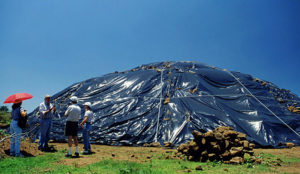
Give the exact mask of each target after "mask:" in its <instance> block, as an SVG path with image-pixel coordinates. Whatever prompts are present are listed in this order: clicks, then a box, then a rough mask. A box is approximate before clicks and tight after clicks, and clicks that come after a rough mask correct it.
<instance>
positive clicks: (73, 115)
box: [65, 96, 81, 157]
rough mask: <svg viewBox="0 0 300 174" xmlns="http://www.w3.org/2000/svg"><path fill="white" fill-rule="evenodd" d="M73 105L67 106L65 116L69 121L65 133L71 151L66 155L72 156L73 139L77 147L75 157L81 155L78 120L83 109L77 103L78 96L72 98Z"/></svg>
mask: <svg viewBox="0 0 300 174" xmlns="http://www.w3.org/2000/svg"><path fill="white" fill-rule="evenodd" d="M70 100H71V105H70V106H69V107H68V108H67V110H66V112H65V117H67V123H66V128H65V135H66V136H67V137H68V145H69V152H68V153H67V154H66V157H72V139H73V140H74V144H75V147H76V151H75V157H79V150H78V140H77V131H78V121H79V119H80V115H81V109H80V107H79V106H78V105H77V102H78V99H77V97H76V96H73V97H71V98H70Z"/></svg>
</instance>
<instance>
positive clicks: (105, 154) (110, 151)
mask: <svg viewBox="0 0 300 174" xmlns="http://www.w3.org/2000/svg"><path fill="white" fill-rule="evenodd" d="M52 145H54V146H55V148H57V149H58V150H62V149H64V148H65V149H67V144H65V143H53V144H52ZM79 146H80V148H81V149H82V148H83V145H82V144H80V145H79ZM73 149H74V148H73ZM92 149H93V151H94V152H95V154H92V155H85V156H82V155H81V157H80V158H73V159H67V158H64V159H62V160H60V161H59V162H58V163H59V164H66V165H76V166H78V167H80V166H85V165H88V164H93V163H95V162H97V161H101V160H103V159H115V160H120V161H124V160H126V161H134V162H140V163H144V162H148V161H150V160H151V158H152V157H153V156H156V157H158V158H165V157H170V158H172V156H173V155H172V153H173V152H175V151H176V150H175V149H165V148H155V147H125V146H104V145H92ZM254 152H255V154H256V155H259V154H260V153H261V152H263V153H269V154H273V155H279V156H281V157H288V158H298V159H300V146H298V147H294V148H291V149H255V150H254ZM273 170H274V171H277V172H278V171H279V172H280V173H300V163H299V162H294V163H282V165H281V166H276V167H273Z"/></svg>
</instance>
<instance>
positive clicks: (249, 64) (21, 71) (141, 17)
mask: <svg viewBox="0 0 300 174" xmlns="http://www.w3.org/2000/svg"><path fill="white" fill-rule="evenodd" d="M168 60H169V61H170V60H173V61H176V60H189V61H198V62H202V63H206V64H209V65H213V66H217V67H221V68H226V69H228V70H235V71H241V72H243V73H247V74H251V75H253V76H255V77H258V78H260V79H264V80H268V81H271V82H273V83H275V84H276V85H278V86H279V87H281V88H286V89H291V91H292V92H294V93H296V94H298V95H300V82H299V81H300V80H299V75H300V1H299V0H288V1H286V0H280V1H279V0H264V1H261V0H249V1H246V0H228V1H224V0H189V1H183V0H151V1H149V0H135V1H133V0H88V1H84V0H81V1H78V0H63V1H62V0H35V1H33V0H18V1H15V0H1V1H0V79H1V84H0V101H1V103H2V102H3V101H4V100H5V98H6V97H7V96H8V95H10V94H13V93H16V92H28V93H31V94H33V95H34V96H35V97H34V99H32V100H28V101H26V102H24V107H25V108H27V109H28V111H32V110H33V109H34V108H35V107H36V106H37V105H38V104H39V103H40V102H41V101H42V100H43V96H44V95H45V94H47V93H49V94H55V93H56V92H59V91H61V90H62V89H64V88H66V87H67V86H69V85H71V84H73V83H75V82H79V81H83V80H86V79H88V78H91V77H98V76H101V75H104V74H106V73H110V72H113V71H116V70H117V71H123V70H126V69H131V68H133V67H135V66H138V65H140V64H146V63H151V62H157V61H168ZM0 105H2V104H0ZM8 106H10V105H8Z"/></svg>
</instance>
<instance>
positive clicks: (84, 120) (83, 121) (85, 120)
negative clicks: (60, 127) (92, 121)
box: [80, 116, 88, 128]
mask: <svg viewBox="0 0 300 174" xmlns="http://www.w3.org/2000/svg"><path fill="white" fill-rule="evenodd" d="M87 119H88V117H87V116H84V119H83V120H82V122H81V123H80V126H81V127H82V128H83V125H84V124H85V123H86V122H87Z"/></svg>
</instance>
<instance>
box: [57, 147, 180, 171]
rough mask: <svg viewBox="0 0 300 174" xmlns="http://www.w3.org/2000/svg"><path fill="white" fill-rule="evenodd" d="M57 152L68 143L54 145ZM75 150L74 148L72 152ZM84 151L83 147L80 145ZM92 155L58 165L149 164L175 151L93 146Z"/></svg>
mask: <svg viewBox="0 0 300 174" xmlns="http://www.w3.org/2000/svg"><path fill="white" fill-rule="evenodd" d="M52 145H54V147H55V148H56V149H57V150H63V149H67V144H66V143H53V144H52ZM74 149H75V148H74V147H73V149H72V150H74ZM79 149H83V145H82V144H80V145H79ZM92 151H93V152H95V153H94V154H92V155H81V156H80V158H64V159H62V160H61V161H59V162H58V163H60V164H66V165H78V166H85V165H88V164H93V163H95V162H97V161H101V160H104V159H114V160H120V161H132V162H140V163H143V162H148V161H150V160H151V159H152V157H153V156H156V157H160V156H161V155H162V154H171V153H172V152H175V150H174V149H164V148H155V147H126V146H105V145H92Z"/></svg>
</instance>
